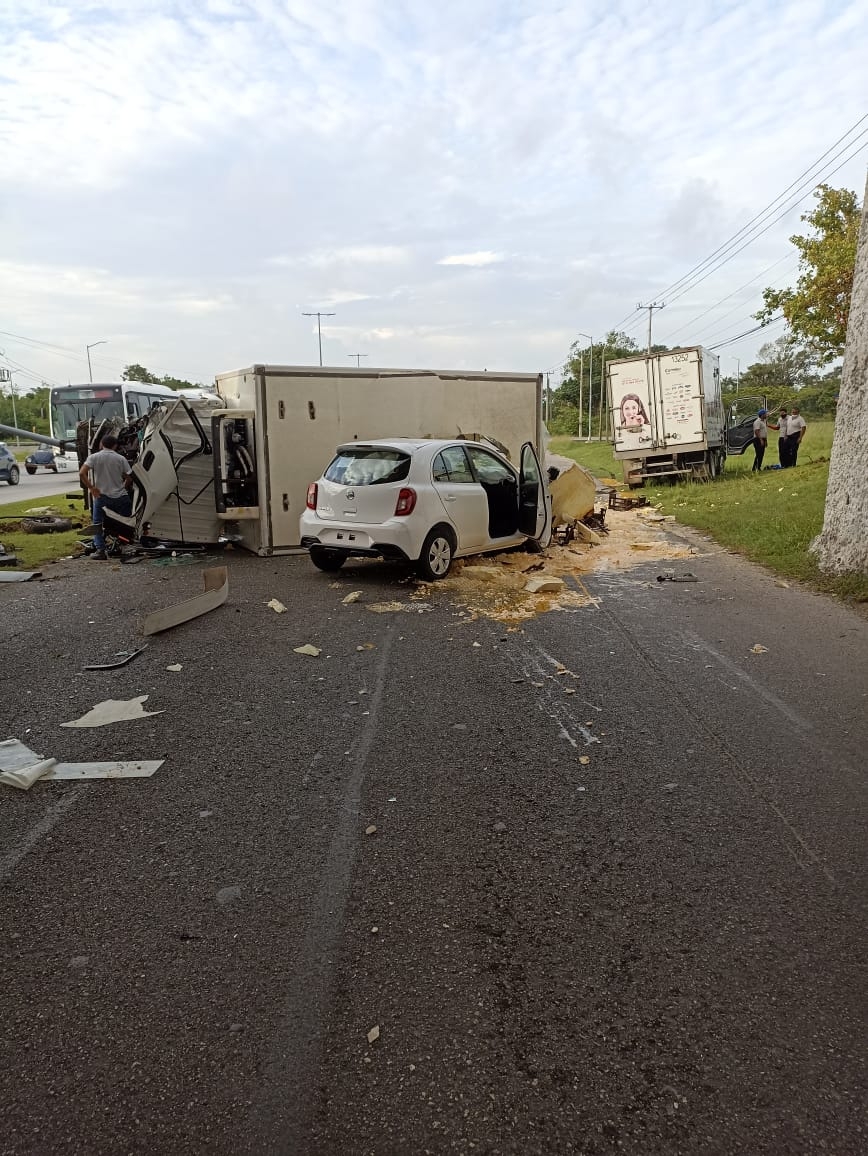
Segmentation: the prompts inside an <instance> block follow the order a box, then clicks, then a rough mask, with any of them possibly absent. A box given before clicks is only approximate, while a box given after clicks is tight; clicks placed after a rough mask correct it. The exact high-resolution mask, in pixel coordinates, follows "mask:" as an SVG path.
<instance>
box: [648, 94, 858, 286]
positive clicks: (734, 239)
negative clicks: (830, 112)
mask: <svg viewBox="0 0 868 1156" xmlns="http://www.w3.org/2000/svg"><path fill="white" fill-rule="evenodd" d="M865 120H868V112H866V113H865V114H864V115H863V116H861V117H860V118H859V119H858V120H857V121H856V123H855V124H853V125H851V127H850V128H848V129H847V131H846V132H845V133H844V134H843V135H842V136H840V137H838V139H837V140H836V141H835V142H834V144H832V145H830V146H829V148H827V149H826V151H825V152H824V153H823V154H822V156H820V157H819V158H818V159H817V160H816V161H814V163H813V164H812V165H809V166H808V168H806V169H805V170H804V172H802V173H800V174H799V176H797V177H796V179H795V180H794V181H791V182H790V184H788V185H787V187H786V188H785V189H784V191H783V192H782V193H779V194H778V195H777V196H776V197H775V198H774V200H772V201H770V202H769V203H768V204H767V205H766V207H765V208H764V209H761V210H760V212H759V213H757V214H756V215H755V216H753V217H751V219H750V220H749V221H748V222H747V224H745V225H743V226H742V227H741V228H740V229H739V230H738V231H737V232H736V233H733V235H732V236H731V237H730V238H729V239H728V240H727V241H724V242H723V244H722V245H718V247H717V248H716V249H715V250H714V252H713V253H710V254H709V255H708V257H706V258H705V260H703V261H700V262H699V264H698V265H694V267H693V268H692V269H690V270H689V271H688V272H687V273H685V274H684V276H683V277H679V279H678V280H677V281H675V282H673V283H672V284H671V285H670V286H668V288H667V289H665V290H664V291H663V293H662V294H661V296H667V295H668V296H669V297H672V296H673V295H674V294H675V293H676V291H679V290H680V289H681V287H682V286H683V284H684V282H686V281H688V280H689V279H690V278H691V277H692V276H693V275H694V273H699V272H701V271H702V270H703V269H704V268H705V266H706V265H708V264H710V263H711V262H712V261H714V259H715V258H716V257H718V256H719V255H722V254H723V253H724V252H725V251H727V250H728V249H729V248H730V247H731V246H732V245H734V244H737V243H738V242H739V241H740V240H741V239H742V238H743V237H744V235H745V234H746V233H748V232H753V231H754V228H753V226H755V225H757V224H759V222H760V221H761V220H762V218H764V217H766V216H767V215H768V214H769V213H771V212H776V211H777V208H779V207H780V202H781V201H783V200H785V199H786V198H787V197H788V195H789V194H791V190H793V189H795V188H796V186H798V189H797V191H800V190H801V189H802V188H803V186H804V185H805V184H806V183H808V182H806V181H805V178H806V177H807V176H808V174H809V173H812V172H813V170H814V169H816V168H818V167H819V166H820V164H821V162H822V161H824V160H825V158H826V157H827V156H828V155H829V153H831V152H832V151H833V150H834V149H836V148H837V147H838V145H839V144H840V143H841V142H842V141H843V140H844V139H845V138H846V137H848V136H850V135H851V133H853V132H854V130H855V129H857V128H858V127H859V125H860V124H862V122H863V121H865ZM866 133H868V128H865V129H863V130H862V132H860V133H859V134H858V136H856V137H854V138H853V140H851V141H849V142H848V143H847V144H846V145H845V146H844V148H843V149H841V150H840V152H838V153H836V155H835V156H834V157H833V158H832V160H833V161H834V160H837V159H838V157H839V156H840V155H841V153H842V152H846V150H847V149H848V148H850V147H851V145H853V144H855V143H856V141H857V140H860V139H861V138H862V137H863V136H865V135H866ZM864 147H865V145H862V146H860V148H859V149H857V150H856V152H860V151H861V149H862V148H864ZM852 155H853V156H855V155H856V153H853V154H852ZM850 159H851V157H848V158H846V160H850ZM846 160H845V161H844V162H842V163H846ZM829 163H831V161H830V162H829ZM838 167H839V168H840V167H841V166H840V165H839V166H838ZM837 171H838V170H837V169H834V170H833V172H837ZM831 175H832V173H828V174H826V176H831ZM809 180H810V181H812V182H813V184H812V185H811V187H810V188H809V189H808V191H807V193H808V194H810V193H811V192H813V190H814V189H815V188H816V187H817V185H818V184H821V183H822V181H821V180H817V178H816V174H814V175H813V176H811V177H810V178H809ZM806 195H807V194H806ZM800 200H804V196H799V197H798V199H797V200H796V201H795V202H794V203H793V205H791V206H789V207H788V208H787V209H786V210H785V211H784V213H783V214H782V215H783V216H785V215H786V213H788V212H789V211H790V209H792V208H795V205H797V204H798V203H799V201H800ZM779 219H780V218H778V220H779ZM763 231H765V230H763ZM759 235H760V236H761V235H762V234H759ZM678 295H679V296H681V293H680V292H678Z"/></svg>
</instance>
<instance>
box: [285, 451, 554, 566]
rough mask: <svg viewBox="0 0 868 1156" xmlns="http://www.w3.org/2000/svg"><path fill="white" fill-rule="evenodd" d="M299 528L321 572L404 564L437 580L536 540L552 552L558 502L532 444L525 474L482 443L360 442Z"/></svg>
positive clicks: (312, 498)
mask: <svg viewBox="0 0 868 1156" xmlns="http://www.w3.org/2000/svg"><path fill="white" fill-rule="evenodd" d="M299 531H300V535H301V544H302V545H303V546H305V547H307V549H308V550H309V551H310V557H311V561H312V562H313V564H314V565H315V566H317V567H318V568H319V569H320V570H338V569H340V567H341V566H342V565H343V564H344V562H345V561H346V560H347V558H350V557H353V556H357V557H371V558H399V559H405V560H407V561H409V562H413V563H415V565H416V568H417V571H418V573H419V575H420V577H422V578H425V579H427V580H428V581H431V580H434V579H438V578H445V577H446V575H447V574H448V573H449V568H450V566H451V565H452V559H453V558H461V557H464V556H465V555H468V554H482V553H486V552H488V551H492V550H504V549H507V548H508V547H510V546H515V545H518V544H520V543H521V542H525V541H527V540H529V539H533V540H536V541H538V542H540V543H542V544H543V545H546V544H547V543H548V540H549V537H550V535H551V512H550V500H549V496H548V489H547V486H546V484H545V478H544V475H543V472H542V470H541V469H540V464H539V459H538V458H537V455H536V453H535V451H534V448H533V446H532V445H531V444H530V442H526V443H525V444H524V445H523V446H522V448H521V455H520V461H519V465H518V468H516V467H515V466H513V465H512V464H511V463H510V462H509V461H507V459H506V458H505V457H503V456H502V455H501V454H499V453H498V452H497V451H496V450H495V449H494V448H493V447H489V446H488V445H483V444H480V443H478V442H471V441H448V440H445V441H444V440H442V439H423V438H394V439H393V438H389V439H387V440H384V441H374V442H351V443H350V444H349V445H344V446H340V447H339V448H338V450H337V452H336V454H335V457H334V458H333V460H332V461H331V463H330V464H329V466H328V468H327V469H326V471H325V473H324V474H323V475H322V477H321V478H320V479H319V480H318V481H316V482H311V484H310V486H309V487H308V491H307V508H306V509H305V511H304V513H303V514H302V515H301V518H300V520H299Z"/></svg>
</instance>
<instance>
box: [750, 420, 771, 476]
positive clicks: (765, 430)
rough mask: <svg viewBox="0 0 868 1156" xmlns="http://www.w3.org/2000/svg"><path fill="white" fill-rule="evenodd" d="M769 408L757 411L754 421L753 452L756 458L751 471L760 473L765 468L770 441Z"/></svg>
mask: <svg viewBox="0 0 868 1156" xmlns="http://www.w3.org/2000/svg"><path fill="white" fill-rule="evenodd" d="M768 412H769V411H768V410H767V409H761V410H758V411H757V415H756V421H755V422H754V423H753V452H754V459H753V465H752V466H751V473H759V471H760V470H761V469H762V468H763V458H764V457H765V452H766V446H767V445H768V441H769V427H768V426H767V425H766V415H767V414H768Z"/></svg>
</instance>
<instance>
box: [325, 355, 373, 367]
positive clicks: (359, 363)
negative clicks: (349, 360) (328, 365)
mask: <svg viewBox="0 0 868 1156" xmlns="http://www.w3.org/2000/svg"><path fill="white" fill-rule="evenodd" d="M367 356H368V355H367V353H348V354H347V357H354V358H355V359H356V368H357V369H361V368H362V358H363V357H367ZM320 365H322V358H320Z"/></svg>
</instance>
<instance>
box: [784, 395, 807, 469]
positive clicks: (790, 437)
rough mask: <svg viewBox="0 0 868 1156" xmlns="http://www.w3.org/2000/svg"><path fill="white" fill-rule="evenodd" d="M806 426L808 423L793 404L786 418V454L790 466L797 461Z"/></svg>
mask: <svg viewBox="0 0 868 1156" xmlns="http://www.w3.org/2000/svg"><path fill="white" fill-rule="evenodd" d="M807 428H808V423H807V422H806V421H805V419H804V418H803V417H802V415H801V414H800V413H799V407H798V406H797V405H794V406H793V408H792V409H791V410H790V416H789V417H788V418H787V456H788V457H789V459H790V465H791V466H794V465H795V464H796V462H797V461H798V457H799V446H800V445H801V444H802V439H803V438H804V436H805V430H807Z"/></svg>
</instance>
